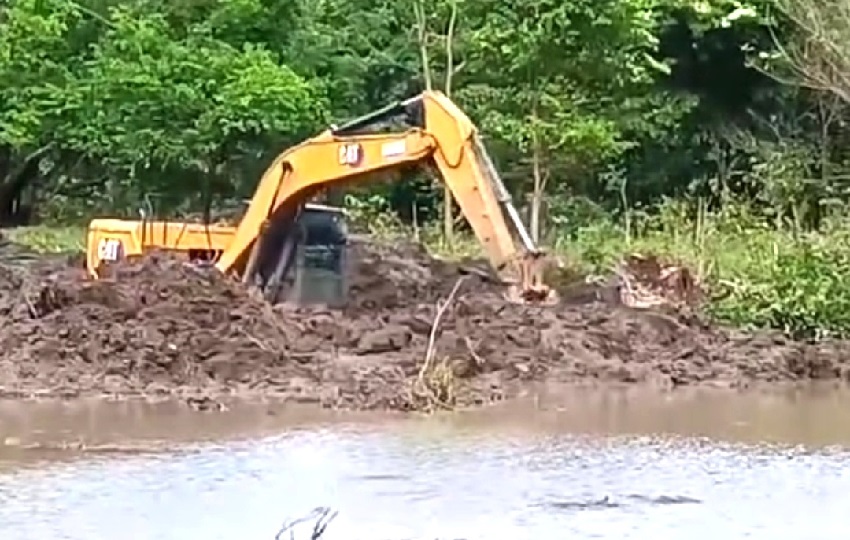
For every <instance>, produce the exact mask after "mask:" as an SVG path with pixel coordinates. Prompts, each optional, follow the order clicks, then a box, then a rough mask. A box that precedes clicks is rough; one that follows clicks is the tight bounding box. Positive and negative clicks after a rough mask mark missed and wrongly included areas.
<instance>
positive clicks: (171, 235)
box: [87, 91, 554, 303]
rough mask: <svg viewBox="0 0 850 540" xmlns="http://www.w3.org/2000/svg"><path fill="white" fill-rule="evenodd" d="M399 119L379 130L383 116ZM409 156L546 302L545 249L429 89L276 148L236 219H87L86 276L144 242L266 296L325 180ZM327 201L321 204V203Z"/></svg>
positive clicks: (471, 139) (285, 268)
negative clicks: (428, 168)
mask: <svg viewBox="0 0 850 540" xmlns="http://www.w3.org/2000/svg"><path fill="white" fill-rule="evenodd" d="M398 119H401V120H403V122H404V124H405V125H406V129H404V130H401V131H395V132H377V131H376V128H380V127H384V126H385V125H386V124H387V123H389V122H390V121H394V120H398ZM411 165H433V166H435V167H436V169H437V170H438V171H439V172H440V175H441V177H442V179H443V181H444V182H445V183H446V185H447V186H448V188H449V189H450V191H451V192H452V194H453V196H454V198H455V200H456V201H457V203H458V206H459V207H460V209H461V211H462V212H463V214H464V216H465V217H466V219H467V221H468V222H469V224H470V227H471V228H472V230H473V232H474V233H475V235H476V237H477V238H478V240H479V242H481V245H482V247H483V249H484V251H485V253H486V255H487V257H488V259H489V260H490V262H491V264H492V265H493V267H494V269H495V270H496V271H497V272H498V273H499V275H500V276H501V277H502V278H503V279H504V280H506V281H508V282H509V283H512V284H513V285H512V289H513V292H512V296H513V299H514V300H516V301H521V302H534V303H539V302H546V301H549V300H552V299H553V297H554V292H553V291H552V290H551V289H550V288H549V287H547V286H546V285H545V284H544V283H543V279H542V275H543V267H544V264H545V261H547V257H546V256H545V254H544V253H543V252H541V251H540V250H539V249H538V248H537V246H536V245H535V243H534V241H533V240H532V238H531V236H530V235H529V234H528V231H527V230H526V228H525V226H524V225H523V223H522V220H521V219H520V217H519V214H518V212H517V210H516V208H515V207H514V205H513V203H512V201H511V197H510V195H509V193H508V191H507V189H506V188H505V186H504V184H503V182H502V180H501V178H500V176H499V174H498V171H497V170H496V167H495V166H494V164H493V162H492V160H491V158H490V156H489V154H488V153H487V150H486V148H485V146H484V144H483V142H482V141H481V138H480V135H479V133H478V130H477V129H476V128H475V126H474V124H473V123H472V121H471V120H470V119H469V118H468V117H467V115H466V114H464V113H463V111H461V110H460V109H459V108H458V107H457V105H456V104H455V103H454V102H452V101H451V100H450V99H448V98H447V97H446V96H445V95H444V94H442V93H441V92H438V91H428V92H424V93H422V94H419V95H417V96H415V97H412V98H410V99H407V100H405V101H402V102H398V103H394V104H392V105H389V106H387V107H384V108H383V109H381V110H379V111H375V112H374V113H371V114H368V115H365V116H362V117H360V118H357V119H355V120H352V121H350V122H347V123H346V124H344V125H342V126H332V127H331V128H329V129H327V130H325V131H324V132H322V133H320V134H318V135H316V136H315V137H313V138H310V139H308V140H306V141H304V142H302V143H300V144H298V145H296V146H294V147H292V148H289V149H287V150H285V151H284V152H283V153H281V154H280V155H279V156H278V157H277V158H276V159H275V160H274V161H273V162H272V164H271V165H270V166H269V168H268V169H267V170H266V172H265V173H264V174H263V176H262V178H261V179H260V182H259V184H258V185H257V188H256V191H255V193H254V196H253V198H252V199H251V200H250V202H249V203H248V206H247V209H246V210H245V213H244V215H243V217H242V219H241V221H240V222H239V224H238V225H237V226H235V227H226V226H209V225H204V224H187V223H171V222H163V221H147V220H142V221H126V220H115V219H95V220H92V222H91V223H90V224H89V232H88V239H87V241H88V254H87V264H88V268H89V271H90V273H91V275H92V276H93V277H95V278H96V277H97V276H98V268H99V267H100V265H101V263H104V262H110V261H115V260H118V259H121V258H124V257H127V256H134V255H135V256H138V255H141V254H142V253H144V252H146V251H149V250H168V251H178V252H181V253H185V254H186V255H187V256H188V258H189V259H191V260H199V259H200V260H207V261H209V262H212V263H214V264H215V266H216V267H217V268H218V270H220V271H221V272H223V273H225V274H227V275H235V276H239V277H240V278H241V280H242V281H243V282H245V283H246V284H250V285H256V286H258V287H259V288H261V289H262V290H263V292H264V294H265V296H266V298H268V299H269V300H270V301H277V300H279V291H280V289H281V284H282V283H283V281H284V278H285V276H286V275H287V273H288V272H289V271H290V269H291V267H292V264H293V261H294V259H295V254H296V251H297V248H298V246H299V245H300V244H301V243H302V242H303V241H304V237H305V231H304V228H303V226H302V223H303V219H302V217H303V215H304V213H305V211H310V210H311V209H312V211H314V212H315V211H316V210H317V207H316V206H315V205H312V206H310V205H309V204H308V201H310V200H312V199H313V198H314V197H315V196H316V195H318V194H319V193H320V192H322V191H323V190H326V189H328V188H334V187H337V186H340V185H346V184H352V183H357V182H363V181H367V180H370V179H372V178H374V177H375V176H376V175H380V174H381V173H385V172H391V171H396V170H400V169H403V168H406V167H409V166H411ZM325 210H326V211H329V210H328V209H325Z"/></svg>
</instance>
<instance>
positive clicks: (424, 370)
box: [413, 276, 466, 410]
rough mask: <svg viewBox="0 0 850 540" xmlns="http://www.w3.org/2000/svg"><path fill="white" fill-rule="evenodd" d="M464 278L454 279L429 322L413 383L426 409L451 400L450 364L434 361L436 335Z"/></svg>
mask: <svg viewBox="0 0 850 540" xmlns="http://www.w3.org/2000/svg"><path fill="white" fill-rule="evenodd" d="M465 280H466V276H461V277H460V278H458V280H457V281H455V284H454V287H452V290H451V292H450V293H449V295H448V296H447V297H446V299H445V300H443V301H442V302H440V301H438V302H437V312H436V313H435V315H434V321H433V322H432V323H431V332H430V334H429V335H428V347H427V349H425V359H424V360H423V362H422V366H421V367H420V368H419V374H418V375H417V377H416V382H415V384H414V388H413V389H414V394H419V395H424V397H425V398H426V401H427V403H426V406H425V408H426V409H429V410H433V409H434V408H435V407H442V408H448V407H449V406H450V402H451V396H452V394H453V392H452V389H451V387H452V384H453V376H452V370H451V366H449V365H448V363H447V362H445V361H443V362H436V361H435V358H436V354H437V336H438V335H439V333H440V323H441V322H442V320H443V317H444V316H445V314H446V312H447V311H448V309H449V307H451V305H452V303H453V302H454V299H455V297H456V296H457V293H458V291H459V290H460V286H461V285H463V282H464V281H465Z"/></svg>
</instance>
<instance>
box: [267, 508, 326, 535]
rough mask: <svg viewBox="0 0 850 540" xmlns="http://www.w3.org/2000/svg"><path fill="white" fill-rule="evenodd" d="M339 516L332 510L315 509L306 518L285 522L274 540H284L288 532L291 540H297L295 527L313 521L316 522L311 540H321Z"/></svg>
mask: <svg viewBox="0 0 850 540" xmlns="http://www.w3.org/2000/svg"><path fill="white" fill-rule="evenodd" d="M337 514H338V512H336V511H332V510H331V509H330V508H328V507H325V506H319V507H317V508H314V509H313V511H312V512H310V513H309V514H307V515H306V516H303V517H301V518H298V519H295V520H292V521H287V522H285V523H284V524H283V526H282V527H281V528H280V530H279V531H278V532H277V534H276V535H275V537H274V540H283V539H284V534H285V533H287V532H289V539H290V540H295V531H294V530H293V529H294V528H295V526H296V525H299V524H301V523H306V522H308V521H311V520H315V522H314V523H313V530H312V532H311V533H310V540H319V538H321V537H322V535H323V534H325V530H326V529H327V528H328V525H330V523H331V521H333V520H334V519H335V518H336V516H337Z"/></svg>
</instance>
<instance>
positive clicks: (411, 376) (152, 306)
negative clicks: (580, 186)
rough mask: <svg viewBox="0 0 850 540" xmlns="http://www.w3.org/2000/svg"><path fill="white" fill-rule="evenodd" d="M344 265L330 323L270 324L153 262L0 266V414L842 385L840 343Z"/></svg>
mask: <svg viewBox="0 0 850 540" xmlns="http://www.w3.org/2000/svg"><path fill="white" fill-rule="evenodd" d="M6 259H9V257H6V258H4V261H5V260H6ZM350 260H351V268H350V270H349V272H350V277H349V283H350V291H349V301H348V304H347V305H346V306H345V307H343V308H338V309H329V308H324V307H320V306H292V305H278V306H270V305H268V304H266V303H264V302H263V301H262V300H260V299H259V298H257V297H256V296H255V295H254V294H252V293H251V292H250V291H248V290H246V289H245V288H243V287H242V286H241V285H240V284H238V283H236V282H234V281H232V280H229V279H227V278H225V277H223V276H220V275H218V274H217V273H216V272H215V271H214V270H213V269H208V268H200V267H193V266H189V265H185V264H183V263H181V262H180V261H176V260H173V259H170V258H168V257H166V256H161V255H159V256H151V257H149V258H147V259H146V260H144V261H142V262H137V263H125V264H123V265H120V266H116V267H114V268H112V269H110V271H109V273H108V275H107V276H106V277H105V278H104V279H102V280H99V281H96V282H95V281H90V280H88V279H87V277H86V275H85V272H84V271H83V269H82V268H81V267H80V265H79V264H78V262H79V261H71V260H69V259H68V258H67V257H57V258H54V259H51V260H48V259H38V258H26V261H27V263H26V264H17V263H15V264H13V263H10V262H8V261H6V262H2V261H0V397H5V398H28V397H65V398H72V397H78V396H96V395H114V396H142V397H155V396H163V397H165V396H168V397H175V396H177V397H180V398H182V399H184V400H185V401H186V402H187V403H189V404H190V405H192V406H194V407H196V408H214V407H215V404H216V403H217V401H218V400H219V399H220V398H221V397H223V396H228V395H230V396H251V395H254V396H271V397H276V398H282V399H286V400H292V401H297V402H304V403H318V404H321V405H323V406H325V407H331V408H351V409H396V410H421V409H433V408H440V407H455V406H471V405H481V404H486V403H490V402H494V401H500V400H503V399H505V398H509V397H512V396H514V395H517V394H518V393H521V392H522V391H523V389H525V388H528V387H529V386H530V385H532V384H534V383H538V382H541V381H552V382H569V383H572V382H577V383H626V384H640V383H643V384H650V385H653V386H657V387H659V388H674V387H678V386H693V385H699V384H710V385H717V386H725V387H746V386H749V385H752V384H763V383H788V382H795V381H803V380H812V379H814V380H834V381H850V345H848V344H847V343H844V342H821V343H818V344H808V343H802V342H793V341H790V340H787V339H785V338H783V337H781V336H779V335H775V334H768V333H764V334H753V335H744V334H742V333H740V332H735V331H732V330H729V329H724V328H719V327H716V326H712V325H709V324H707V323H705V322H704V321H703V320H702V319H700V318H699V317H697V316H694V315H683V314H682V313H681V312H679V311H676V312H672V311H670V310H667V312H663V311H660V310H653V309H634V308H628V307H625V306H623V305H621V304H619V303H618V302H617V301H616V300H615V299H614V297H615V296H616V291H614V294H613V295H612V294H611V292H612V291H610V290H608V289H606V288H605V287H602V286H589V285H588V286H580V287H571V288H566V289H564V290H563V291H562V299H561V303H560V304H559V305H557V306H547V307H529V306H519V305H516V304H510V303H508V302H507V301H506V300H504V299H503V297H502V293H503V288H502V287H501V286H499V285H498V284H495V283H492V282H491V281H490V280H487V279H486V278H485V277H483V276H482V275H480V273H479V272H469V271H468V267H463V266H458V265H455V264H449V263H447V262H442V261H438V260H434V259H432V258H430V257H429V256H428V255H427V254H426V252H425V251H424V250H423V249H421V248H419V247H417V246H399V245H396V246H392V247H389V246H381V245H377V244H372V243H368V242H358V243H354V244H353V245H352V246H351V252H350ZM461 277H462V278H463V279H462V282H461V283H460V285H459V286H458V287H457V291H456V294H455V295H454V296H453V298H452V300H451V302H450V303H449V305H448V306H447V307H446V309H445V310H444V312H443V314H442V316H441V317H440V320H439V325H438V328H437V331H436V332H433V327H434V322H435V316H436V314H437V312H438V309H439V307H440V306H441V302H443V301H445V299H446V298H447V297H448V296H450V293H451V291H452V290H453V289H454V288H455V286H456V285H457V283H458V279H459V278H461ZM432 337H433V338H434V339H433V340H432ZM432 341H433V342H432ZM429 344H431V345H429Z"/></svg>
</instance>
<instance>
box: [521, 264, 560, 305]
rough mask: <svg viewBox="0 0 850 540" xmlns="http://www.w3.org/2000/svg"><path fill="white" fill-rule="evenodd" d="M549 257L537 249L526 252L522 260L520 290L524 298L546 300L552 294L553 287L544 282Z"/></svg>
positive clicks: (533, 300)
mask: <svg viewBox="0 0 850 540" xmlns="http://www.w3.org/2000/svg"><path fill="white" fill-rule="evenodd" d="M547 263H548V258H547V256H546V254H545V253H543V252H540V251H537V252H531V253H525V254H523V256H522V259H521V260H520V264H519V268H520V290H521V293H520V295H521V297H522V299H523V300H525V301H526V302H529V303H541V302H546V301H548V300H549V299H550V297H551V296H552V289H551V287H549V286H548V285H546V284H545V283H544V282H543V274H544V271H545V270H546V264H547Z"/></svg>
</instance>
